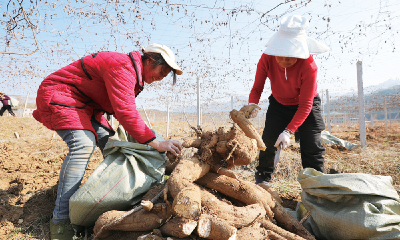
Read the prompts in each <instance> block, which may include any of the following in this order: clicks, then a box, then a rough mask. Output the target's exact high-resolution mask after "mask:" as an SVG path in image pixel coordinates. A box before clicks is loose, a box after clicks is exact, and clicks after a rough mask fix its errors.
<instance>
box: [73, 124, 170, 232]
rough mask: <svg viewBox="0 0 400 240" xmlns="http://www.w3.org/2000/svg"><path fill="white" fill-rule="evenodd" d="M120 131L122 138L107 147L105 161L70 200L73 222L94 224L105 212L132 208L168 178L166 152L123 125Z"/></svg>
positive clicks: (160, 138) (111, 142)
mask: <svg viewBox="0 0 400 240" xmlns="http://www.w3.org/2000/svg"><path fill="white" fill-rule="evenodd" d="M117 133H118V138H119V140H116V139H110V140H109V142H108V143H107V144H106V146H105V148H104V157H105V159H104V161H103V162H102V163H101V164H100V165H99V166H98V167H97V168H96V170H95V171H94V172H93V173H92V174H91V175H90V176H89V178H88V180H87V181H86V182H85V183H84V184H83V185H82V186H81V187H80V188H79V189H78V191H76V192H75V193H74V195H72V197H71V198H70V200H69V216H70V219H71V223H72V224H75V225H80V226H86V227H90V226H93V225H94V223H95V222H96V220H97V218H98V217H99V216H100V215H101V214H103V213H104V212H107V211H110V210H120V211H124V210H128V209H130V208H132V206H133V205H135V204H137V203H138V202H139V201H141V198H142V196H143V194H144V193H146V192H147V191H148V190H149V189H150V188H151V187H153V186H154V185H157V184H160V183H162V182H163V181H164V172H165V165H166V154H165V153H160V152H158V151H157V150H156V149H154V148H152V147H150V146H149V145H147V144H140V143H137V142H136V140H134V139H133V138H132V137H131V136H130V135H128V134H127V133H126V131H125V130H124V129H123V128H122V126H120V127H118V129H117ZM154 133H155V132H154ZM155 134H156V133H155ZM156 138H157V139H158V140H160V141H162V140H164V139H163V138H162V136H161V135H159V134H156Z"/></svg>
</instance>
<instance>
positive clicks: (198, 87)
mask: <svg viewBox="0 0 400 240" xmlns="http://www.w3.org/2000/svg"><path fill="white" fill-rule="evenodd" d="M200 114H201V112H200V78H199V77H197V126H200V127H201V119H200Z"/></svg>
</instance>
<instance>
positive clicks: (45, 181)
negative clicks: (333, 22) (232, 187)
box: [0, 117, 400, 240]
mask: <svg viewBox="0 0 400 240" xmlns="http://www.w3.org/2000/svg"><path fill="white" fill-rule="evenodd" d="M1 120H2V124H1V125H0V239H46V240H47V239H50V234H49V220H50V217H51V214H52V211H53V208H54V202H55V199H56V193H57V181H58V176H59V170H60V167H61V164H62V161H63V159H64V157H65V155H66V153H67V152H68V149H67V146H66V144H65V143H64V142H63V141H62V139H61V138H60V137H59V136H58V135H57V134H55V132H53V131H50V130H48V129H46V128H45V127H43V126H42V125H41V124H40V123H38V122H36V121H35V120H34V119H32V118H13V117H2V118H1ZM175 124H176V126H184V123H175ZM399 126H400V123H395V122H392V123H391V126H390V127H389V128H388V133H387V134H386V127H385V125H384V124H383V123H380V124H379V123H375V127H374V128H368V129H367V148H365V149H361V148H356V149H354V150H352V151H348V150H346V149H344V148H342V147H341V146H337V145H333V146H328V145H325V147H326V154H325V158H326V163H325V167H326V173H344V172H362V173H368V174H375V175H387V176H391V177H392V178H393V185H394V186H395V188H396V189H397V188H398V185H400V174H399V172H400V171H399V170H400V161H399V160H400V129H399ZM175 128H177V127H175ZM189 132H190V131H189V130H187V129H186V131H184V132H183V133H182V134H176V135H175V137H176V139H179V140H183V138H186V137H189ZM332 134H333V135H335V136H337V137H339V138H342V139H344V140H347V141H350V142H353V143H356V144H359V141H360V140H359V132H358V131H357V130H356V128H355V126H353V128H351V127H348V129H347V131H344V129H343V128H340V127H335V128H333V129H332ZM102 160H103V158H102V155H101V153H100V151H99V150H98V149H96V151H95V153H94V155H93V156H92V159H91V161H90V163H89V165H88V169H87V171H86V174H85V177H84V181H85V180H86V179H87V177H88V176H89V175H90V174H91V173H92V172H93V171H94V169H95V168H96V167H97V166H98V164H99V163H100V162H101V161H102ZM256 164H257V163H256V161H255V163H251V164H250V165H248V166H244V167H235V171H236V172H237V173H238V175H239V176H240V177H241V178H243V179H245V180H248V181H254V167H255V166H256ZM300 169H301V160H300V151H299V144H298V143H295V141H294V139H293V140H292V145H291V146H289V148H288V149H287V150H285V151H283V152H282V153H281V161H280V163H279V164H278V166H277V169H276V173H275V174H274V178H273V181H272V187H273V189H275V190H276V191H277V192H278V193H279V195H280V196H281V198H282V200H283V205H284V206H285V207H288V208H292V209H294V208H295V207H296V205H297V202H299V201H301V199H300V197H299V194H300V192H301V187H300V185H299V183H298V182H297V181H296V179H297V174H298V172H299V171H300ZM137 236H140V235H139V234H137V233H124V232H115V233H114V235H113V237H112V238H113V239H120V240H121V239H136V237H137Z"/></svg>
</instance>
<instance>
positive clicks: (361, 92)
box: [357, 61, 367, 148]
mask: <svg viewBox="0 0 400 240" xmlns="http://www.w3.org/2000/svg"><path fill="white" fill-rule="evenodd" d="M362 74H363V70H362V62H361V61H358V62H357V85H358V127H359V130H360V141H361V147H362V148H365V147H366V146H367V133H366V129H365V110H364V89H363V76H362Z"/></svg>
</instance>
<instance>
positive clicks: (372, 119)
mask: <svg viewBox="0 0 400 240" xmlns="http://www.w3.org/2000/svg"><path fill="white" fill-rule="evenodd" d="M371 128H374V114H372V112H371Z"/></svg>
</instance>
